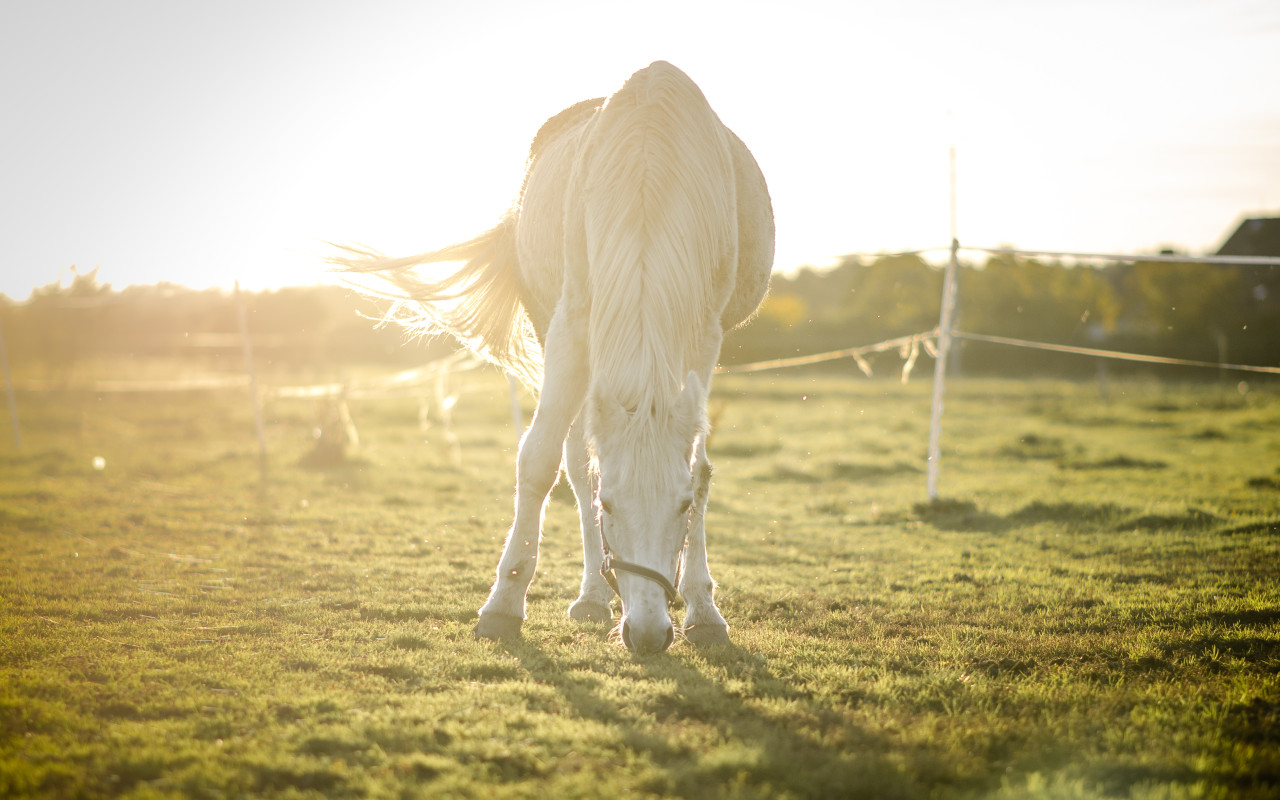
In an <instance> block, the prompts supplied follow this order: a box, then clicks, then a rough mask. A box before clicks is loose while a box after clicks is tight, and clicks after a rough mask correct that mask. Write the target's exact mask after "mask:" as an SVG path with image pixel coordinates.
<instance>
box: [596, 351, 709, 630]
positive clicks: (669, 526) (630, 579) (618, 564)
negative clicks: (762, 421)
mask: <svg viewBox="0 0 1280 800" xmlns="http://www.w3.org/2000/svg"><path fill="white" fill-rule="evenodd" d="M588 413H589V415H590V417H589V423H588V424H589V428H588V430H589V431H590V436H591V441H592V443H593V451H592V452H593V458H592V463H593V468H594V471H595V476H596V487H597V488H596V498H595V503H596V514H597V519H598V521H599V527H600V538H601V544H602V545H603V547H604V554H605V560H604V566H603V568H602V570H601V572H602V574H603V575H604V576H605V579H606V580H607V581H609V583H610V585H611V586H612V587H613V589H614V591H616V592H617V593H618V597H619V598H620V599H621V600H622V622H621V625H620V629H621V632H622V641H623V643H624V644H626V646H627V648H628V649H629V650H632V651H633V652H636V653H639V654H642V655H647V654H653V653H660V652H662V651H664V650H666V649H667V648H668V647H670V646H671V642H672V641H673V639H674V638H675V629H674V628H673V626H672V623H671V614H670V611H669V610H668V603H670V602H672V601H674V600H675V594H676V587H677V585H678V584H679V579H680V578H679V573H680V565H681V562H682V561H683V557H684V550H685V538H686V536H687V535H688V527H689V512H690V509H691V508H692V507H693V501H694V488H695V477H694V475H693V472H692V466H691V462H692V457H693V448H694V444H695V443H696V441H697V437H698V436H700V435H705V433H706V430H707V422H706V411H705V397H704V395H703V389H702V387H701V384H700V382H699V381H698V377H697V375H695V374H694V373H692V372H691V373H689V375H688V377H687V378H686V380H685V385H684V387H683V388H682V389H681V390H680V393H679V394H678V395H677V396H676V397H675V398H674V401H667V402H665V403H664V402H661V401H660V400H653V399H648V400H646V401H645V402H643V403H641V404H640V405H638V406H637V407H635V408H630V409H629V408H627V407H626V406H624V405H623V404H622V403H621V402H619V401H618V400H617V399H616V398H614V397H606V396H602V395H600V394H598V393H593V394H592V397H591V402H590V406H589V411H588Z"/></svg>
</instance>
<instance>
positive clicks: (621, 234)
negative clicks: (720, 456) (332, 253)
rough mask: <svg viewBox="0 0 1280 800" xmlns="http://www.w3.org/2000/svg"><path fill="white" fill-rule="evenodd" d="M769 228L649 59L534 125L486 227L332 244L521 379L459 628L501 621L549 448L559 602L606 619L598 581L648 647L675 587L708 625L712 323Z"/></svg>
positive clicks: (761, 189)
mask: <svg viewBox="0 0 1280 800" xmlns="http://www.w3.org/2000/svg"><path fill="white" fill-rule="evenodd" d="M773 243H774V223H773V209H772V206H771V204H770V200H769V193H768V189H767V187H766V186H765V181H764V176H763V175H762V174H761V172H760V168H759V166H757V164H756V161H755V159H754V158H753V157H752V155H751V153H750V151H748V150H747V148H746V146H745V145H744V144H743V143H742V141H741V140H740V139H738V137H737V136H735V135H734V134H733V133H732V132H731V131H730V130H729V129H728V128H726V127H725V126H724V124H723V123H721V122H720V119H719V117H717V116H716V114H715V112H713V111H712V110H711V107H710V106H709V105H708V104H707V101H706V98H705V97H703V95H702V91H701V90H700V89H699V88H698V87H697V85H695V84H694V83H693V81H692V80H690V79H689V77H688V76H687V75H685V74H684V73H683V72H681V71H680V70H679V69H676V68H675V67H673V66H672V65H670V64H668V63H665V62H662V61H659V62H656V63H654V64H651V65H650V66H648V67H647V68H645V69H642V70H640V71H639V72H637V73H635V74H634V75H632V76H631V78H630V79H628V80H627V82H626V83H625V84H624V85H623V87H622V88H621V89H619V90H618V92H617V93H616V94H614V95H613V96H612V97H609V98H608V99H595V100H588V101H585V102H582V103H578V104H577V105H574V106H572V107H570V108H568V109H565V110H564V111H562V112H560V113H559V114H557V115H556V116H554V117H552V118H551V119H550V120H548V121H547V122H546V124H544V125H543V126H542V129H541V130H539V131H538V134H537V136H536V137H535V138H534V141H533V145H532V148H531V152H530V154H529V160H528V166H527V169H526V173H525V181H524V188H523V190H522V191H521V195H520V201H519V203H518V204H517V205H516V207H515V208H514V209H513V210H512V211H511V212H509V213H508V214H507V215H506V217H505V218H504V219H503V220H502V222H501V223H499V225H498V226H497V227H496V228H494V229H492V230H490V231H488V232H486V233H483V234H481V235H480V236H478V237H476V238H474V239H471V240H469V241H466V242H462V243H460V244H457V245H453V246H451V247H447V248H444V249H443V250H438V251H435V252H431V253H424V254H421V255H417V256H409V257H406V258H391V257H385V256H381V255H380V254H378V253H376V252H374V251H370V250H365V249H361V248H345V250H346V251H347V252H346V254H345V255H343V256H341V257H337V258H334V259H333V261H334V263H336V264H337V265H339V266H340V267H341V268H343V269H345V270H349V271H355V272H365V273H376V274H378V275H380V276H381V277H383V278H385V279H387V281H389V282H390V283H391V285H392V286H391V288H390V289H388V290H387V292H386V294H385V296H388V297H392V298H395V299H398V303H397V304H396V306H394V307H393V308H392V310H391V311H390V312H388V318H389V319H394V320H396V321H398V322H400V323H401V324H404V325H406V326H407V327H410V328H413V329H416V330H417V331H419V332H422V333H442V332H444V333H449V334H452V335H454V336H455V337H457V338H458V339H459V340H460V341H461V342H463V343H464V344H465V345H466V346H467V347H469V348H470V349H471V350H472V351H474V352H476V353H477V354H479V355H481V356H484V357H486V358H488V359H489V360H491V361H492V362H494V363H495V364H497V365H499V366H500V367H502V368H504V369H505V370H507V371H508V372H510V373H513V374H516V375H518V376H519V377H521V378H522V379H523V380H524V381H525V382H526V383H529V384H530V385H537V384H538V383H539V382H540V384H541V391H540V394H539V399H538V405H537V410H536V411H535V412H534V416H533V420H532V422H531V423H530V425H529V428H528V430H527V431H525V434H524V437H523V439H522V440H521V442H520V450H519V455H518V457H517V464H516V508H515V520H514V522H513V524H512V526H511V531H510V533H509V535H508V536H507V540H506V545H505V547H504V548H503V551H502V558H501V560H500V562H499V564H498V573H497V580H496V581H495V582H494V584H493V589H492V591H491V592H490V594H489V598H488V600H487V602H485V604H484V605H483V606H482V607H481V608H480V612H479V621H478V623H477V625H476V630H475V633H476V635H477V636H478V637H486V638H506V637H512V636H516V635H518V634H519V631H520V626H521V624H522V622H523V621H524V617H525V598H526V595H527V593H528V589H529V583H530V581H532V580H533V577H534V573H535V571H536V569H537V565H538V544H539V540H540V538H541V534H542V531H541V528H542V515H543V509H544V507H545V504H546V500H547V497H548V495H549V494H550V491H551V489H552V487H553V486H554V484H555V482H556V480H557V479H558V477H559V474H560V469H561V465H562V463H563V467H564V471H565V473H566V474H567V475H568V477H569V483H570V485H571V486H572V487H573V492H574V495H575V496H576V498H577V502H578V514H579V516H580V518H581V522H582V554H583V572H582V587H581V592H580V594H579V596H578V598H577V600H575V601H574V602H573V603H572V605H570V606H569V616H570V617H571V618H573V619H575V620H580V621H583V620H596V621H606V622H607V621H611V620H612V611H611V609H610V601H611V600H612V597H613V595H614V593H616V594H617V595H618V596H619V597H620V598H621V601H622V618H621V623H620V630H621V636H622V641H623V642H624V643H625V644H626V646H627V647H628V648H629V649H631V650H632V651H634V652H636V653H639V654H652V653H659V652H662V651H664V650H666V649H667V648H668V647H669V646H670V645H671V643H672V641H673V639H674V636H675V631H674V628H673V626H672V622H671V615H670V612H669V610H668V603H669V602H671V601H673V600H675V598H676V594H677V592H678V593H679V594H680V596H682V597H683V598H684V601H685V605H686V613H685V618H684V635H685V637H686V638H687V639H688V640H689V641H691V642H693V643H695V644H706V643H717V642H727V641H728V625H727V624H726V623H725V619H724V617H723V616H722V615H721V613H720V609H719V608H717V606H716V603H715V598H714V590H715V583H714V582H713V581H712V579H711V573H710V571H709V570H708V567H707V550H706V534H705V529H704V524H703V520H704V515H705V512H706V508H707V496H708V491H709V489H710V483H711V464H710V462H709V461H708V460H707V449H706V438H707V434H708V428H709V425H708V421H707V414H706V403H707V392H708V390H709V388H710V381H711V373H712V371H713V369H714V367H715V364H716V360H717V359H718V358H719V354H720V343H721V340H722V338H723V335H724V331H725V330H728V329H730V328H733V327H735V326H737V325H739V324H742V323H744V322H746V321H747V320H748V319H750V317H751V316H752V315H753V314H754V313H755V310H756V309H757V307H758V306H759V305H760V302H761V301H762V300H763V299H764V295H765V292H766V290H767V288H768V282H769V272H770V269H771V266H772V263H773ZM445 261H455V262H464V265H463V266H462V267H460V268H458V269H457V271H455V272H453V273H452V274H449V275H447V276H445V277H443V278H438V279H432V280H428V279H426V278H422V277H419V276H417V275H415V274H414V273H413V272H412V270H413V268H414V267H416V266H418V265H422V264H427V263H436V262H445ZM562 454H563V461H562Z"/></svg>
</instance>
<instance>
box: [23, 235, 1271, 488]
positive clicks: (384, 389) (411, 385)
mask: <svg viewBox="0 0 1280 800" xmlns="http://www.w3.org/2000/svg"><path fill="white" fill-rule="evenodd" d="M944 251H949V254H950V257H949V260H948V263H947V265H946V275H945V277H944V282H943V297H942V301H941V310H940V318H939V321H938V325H937V327H935V328H933V329H932V330H929V331H923V332H920V333H914V334H910V335H907V336H899V337H894V338H891V339H886V340H884V341H881V342H875V343H872V344H864V345H858V346H854V347H847V348H842V349H839V350H829V351H825V352H820V353H812V354H808V355H800V356H793V357H788V358H776V359H768V360H764V361H755V362H750V363H745V364H732V365H724V366H720V367H718V368H717V370H716V371H717V373H721V374H734V373H743V374H749V373H755V372H764V371H769V370H780V369H791V368H796V367H805V366H812V365H815V364H821V363H826V362H831V361H836V360H840V359H845V358H848V359H851V360H852V361H853V362H854V363H855V364H856V365H857V366H858V368H859V369H860V370H861V371H862V372H863V373H864V374H865V375H867V376H868V377H870V376H871V375H872V369H871V366H870V364H869V363H868V362H867V360H866V356H868V355H872V354H876V353H884V352H892V351H895V350H896V351H897V352H898V353H899V355H900V357H901V359H902V367H901V370H900V379H901V381H902V382H903V383H905V382H907V380H908V378H909V377H910V375H911V373H912V371H913V369H914V367H915V365H916V363H917V359H918V357H919V354H920V352H921V351H924V352H925V353H926V354H927V355H928V356H929V357H931V358H933V359H934V362H935V364H934V366H935V369H934V391H933V398H932V402H931V413H930V436H929V461H928V482H927V487H926V493H927V495H928V498H929V499H930V500H931V501H932V500H936V499H937V497H938V476H939V464H940V453H941V450H940V445H939V442H940V437H941V422H942V409H943V397H944V390H945V381H946V374H947V358H948V352H949V350H950V344H951V340H952V339H962V340H966V341H973V342H982V343H986V344H994V345H1000V346H1007V347H1019V348H1026V349H1033V350H1042V351H1046V352H1057V353H1069V354H1074V355H1080V356H1084V357H1089V358H1096V359H1111V360H1121V361H1129V362H1139V363H1146V364H1154V365H1170V366H1182V367H1195V368H1206V369H1215V370H1229V371H1238V372H1250V373H1262V374H1270V375H1280V367H1274V366H1261V365H1251V364H1232V363H1221V362H1210V361H1200V360H1193V359H1184V358H1175V357H1168V356H1156V355H1150V354H1143V353H1130V352H1123V351H1117V350H1107V349H1103V348H1095V347H1080V346H1076V345H1066V344H1060V343H1053V342H1037V341H1030V340H1026V339H1018V338H1013V337H1008V336H993V335H989V334H983V333H974V332H969V331H962V330H956V329H955V327H954V322H953V320H954V311H955V308H956V304H957V297H958V291H959V289H958V270H957V267H958V260H959V253H961V252H966V253H984V254H987V255H989V256H1002V257H1014V258H1031V257H1041V258H1046V257H1047V258H1054V259H1070V260H1074V261H1093V262H1113V263H1114V262H1123V263H1136V262H1144V263H1146V262H1151V263H1179V264H1186V263H1197V264H1214V265H1222V266H1245V265H1254V266H1280V257H1273V256H1187V255H1174V254H1168V253H1161V254H1158V255H1152V254H1117V253H1087V252H1072V251H1056V250H1024V249H1014V248H1007V247H962V246H961V245H960V244H959V242H954V241H953V242H952V244H951V246H950V247H936V248H924V249H918V250H904V251H900V252H892V253H875V254H870V253H854V254H850V255H849V256H847V258H859V259H882V258H893V257H905V256H923V255H925V254H928V253H937V252H944ZM237 303H238V306H239V309H240V312H241V315H240V319H241V330H240V334H239V337H238V339H239V344H241V345H242V346H243V350H244V359H245V374H243V375H224V376H216V377H199V378H188V379H182V380H133V381H126V380H99V381H94V382H92V383H90V384H88V385H87V386H85V387H82V388H85V389H87V390H88V391H91V392H95V393H109V392H145V393H151V392H189V391H211V390H227V389H244V388H248V389H249V394H250V396H251V399H252V402H253V404H254V415H255V427H256V431H257V436H258V442H259V447H260V454H261V456H262V458H263V459H264V460H265V458H266V439H265V433H264V430H263V421H262V415H261V403H262V401H263V399H264V398H295V399H297V398H335V399H336V400H337V401H338V402H340V403H341V404H343V405H342V410H343V413H344V414H346V408H345V403H346V401H347V400H348V399H357V398H358V399H369V398H381V397H392V396H404V395H408V394H418V395H421V394H422V393H423V392H424V387H426V386H427V385H429V384H434V385H435V389H436V394H437V401H438V402H439V403H440V404H441V405H442V406H447V407H450V408H451V407H452V401H456V396H455V397H447V396H446V393H445V392H444V390H443V381H445V380H447V379H448V377H449V376H452V375H456V374H459V373H462V372H466V371H470V370H474V369H477V368H479V367H481V366H484V362H483V361H481V360H479V359H477V358H475V357H474V356H472V355H470V354H468V353H466V352H465V351H459V352H457V353H454V354H453V355H450V356H447V357H444V358H441V359H437V360H435V361H432V362H430V363H428V364H424V365H422V366H420V367H416V368H413V369H408V370H402V371H400V372H397V373H395V374H393V375H389V376H383V377H378V378H371V379H363V380H358V381H342V382H330V383H322V384H311V385H298V386H277V387H265V388H263V389H261V390H259V388H258V386H257V376H256V373H255V370H254V367H253V338H252V337H251V336H250V332H249V330H248V325H247V322H245V321H244V316H243V302H242V301H241V300H240V299H239V295H238V292H237ZM210 336H216V337H217V342H216V344H217V346H219V347H225V346H227V345H228V344H232V342H231V341H230V338H229V337H232V336H234V334H212V335H210ZM211 341H213V340H212V339H210V338H209V337H204V338H201V337H200V336H199V335H197V336H196V340H195V342H194V345H195V346H209V343H210V342H211ZM0 364H2V365H3V368H4V373H5V383H6V394H7V397H8V405H9V415H10V420H11V423H12V428H13V439H14V443H15V445H16V446H17V447H19V448H21V446H22V433H21V427H20V425H19V422H18V410H17V404H16V400H15V394H14V382H13V380H12V378H11V375H10V372H9V364H8V358H7V354H6V352H5V349H4V339H3V333H2V332H0ZM23 388H24V389H27V390H34V391H41V390H52V389H56V388H62V387H61V385H60V384H55V383H54V382H39V381H28V382H26V383H25V384H24V385H23ZM509 391H510V393H511V408H512V419H513V424H514V427H515V430H516V433H517V436H519V434H520V431H521V429H522V428H523V420H522V415H521V412H520V404H519V400H518V391H519V389H518V386H517V384H515V383H514V382H510V384H509ZM348 418H349V417H348Z"/></svg>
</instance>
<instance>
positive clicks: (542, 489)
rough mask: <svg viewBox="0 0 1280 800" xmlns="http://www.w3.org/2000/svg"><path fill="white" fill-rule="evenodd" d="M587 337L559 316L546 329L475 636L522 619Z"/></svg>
mask: <svg viewBox="0 0 1280 800" xmlns="http://www.w3.org/2000/svg"><path fill="white" fill-rule="evenodd" d="M585 341H586V337H585V336H583V335H581V332H580V331H578V330H575V329H573V327H572V326H571V325H570V324H569V322H568V320H567V319H566V318H565V317H564V316H563V315H557V316H556V317H555V318H554V319H552V322H551V325H550V326H549V328H548V330H547V343H546V351H545V352H546V367H545V370H544V377H543V384H542V394H541V397H540V399H539V401H538V408H537V410H536V411H534V414H533V421H532V422H531V423H530V424H529V429H528V430H527V431H525V434H524V438H523V439H522V440H521V442H520V452H519V455H518V456H517V458H516V513H515V520H514V521H513V522H512V524H511V532H510V533H509V534H508V535H507V541H506V544H505V545H504V547H503V550H502V558H501V559H500V560H499V562H498V574H497V579H496V580H495V581H494V584H493V589H492V590H491V591H490V592H489V599H488V600H487V601H486V602H485V604H484V605H483V606H481V608H480V619H479V621H478V622H477V623H476V631H475V633H476V636H477V637H478V638H486V639H505V638H512V637H515V636H517V635H518V634H519V632H520V627H521V625H522V624H523V622H524V618H525V597H526V595H527V594H528V591H529V584H530V583H531V582H532V581H533V576H534V574H535V573H536V572H537V568H538V544H539V542H540V540H541V536H542V513H543V509H544V508H545V506H546V501H547V496H548V495H549V494H550V493H551V487H552V486H554V485H555V482H556V479H557V478H558V477H559V474H560V452H561V447H562V446H563V444H564V441H565V437H566V435H567V434H568V432H569V427H570V425H571V424H572V423H573V420H574V418H575V417H577V416H578V411H579V410H580V409H581V408H582V401H583V398H584V397H585V396H586V390H587V374H586V353H585V344H584V343H585Z"/></svg>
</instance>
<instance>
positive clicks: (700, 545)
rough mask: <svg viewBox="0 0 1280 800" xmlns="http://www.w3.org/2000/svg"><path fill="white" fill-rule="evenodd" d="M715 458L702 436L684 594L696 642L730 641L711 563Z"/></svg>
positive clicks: (687, 627)
mask: <svg viewBox="0 0 1280 800" xmlns="http://www.w3.org/2000/svg"><path fill="white" fill-rule="evenodd" d="M711 472H712V470H711V461H710V460H708V459H707V443H706V438H705V437H701V436H700V437H698V444H697V447H696V448H695V451H694V459H693V475H694V479H695V481H694V490H693V508H691V509H690V511H689V541H688V544H686V545H685V551H684V573H683V574H682V575H681V576H680V596H681V597H683V598H684V602H685V609H686V610H685V614H684V636H685V639H686V640H688V641H689V642H690V643H692V644H695V645H707V644H728V643H729V623H727V622H725V619H724V615H722V614H721V613H720V609H719V608H718V607H717V606H716V601H715V590H716V582H715V581H714V580H712V579H711V569H710V568H709V567H708V566H707V531H706V515H707V500H708V499H709V498H710V497H711Z"/></svg>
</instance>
